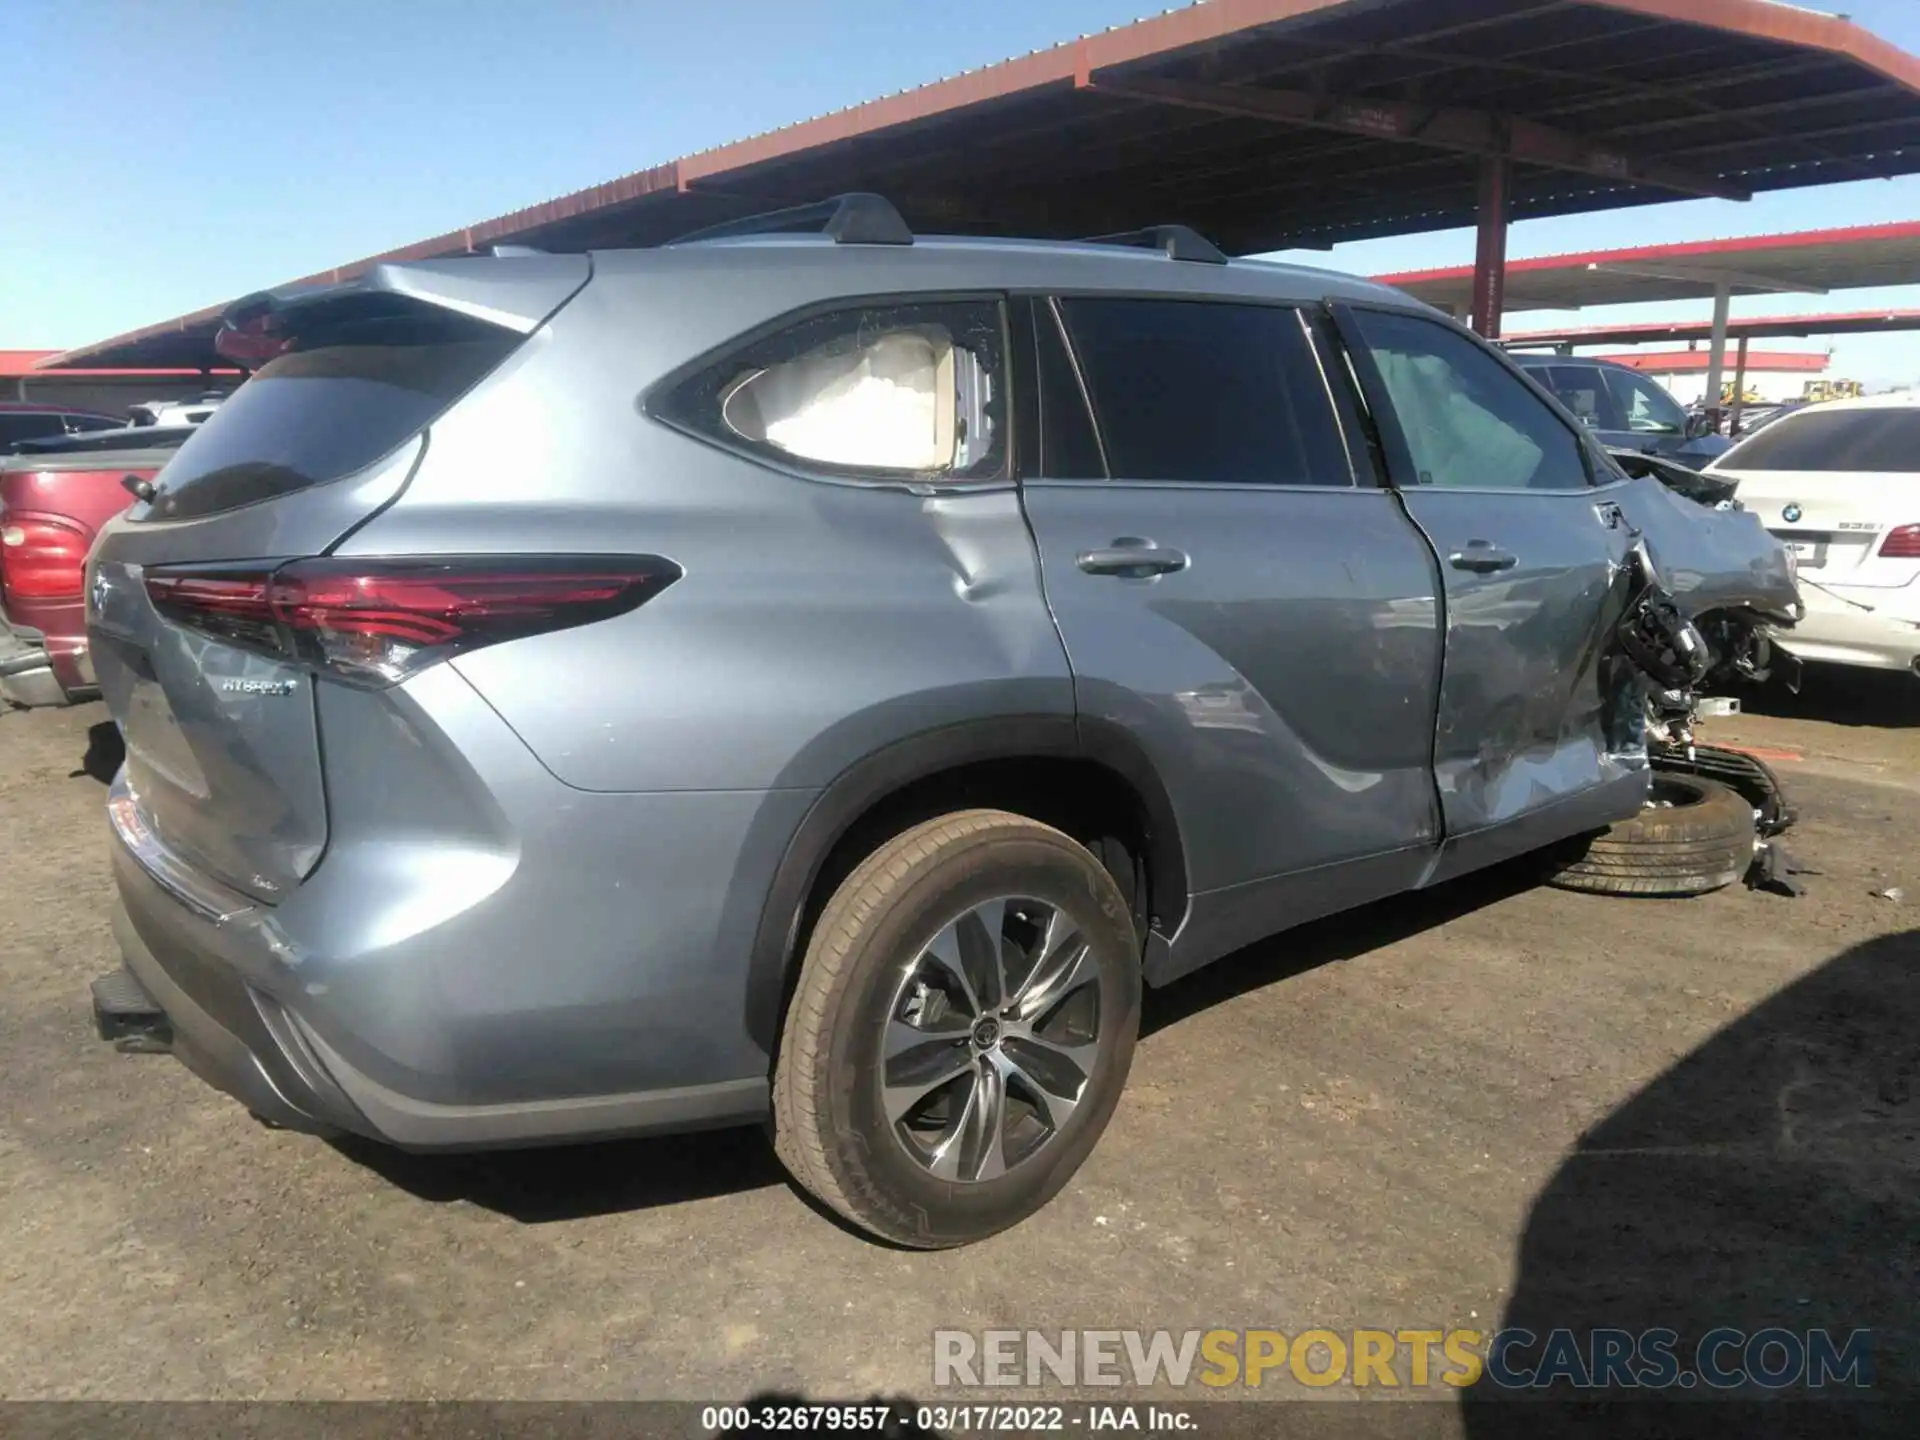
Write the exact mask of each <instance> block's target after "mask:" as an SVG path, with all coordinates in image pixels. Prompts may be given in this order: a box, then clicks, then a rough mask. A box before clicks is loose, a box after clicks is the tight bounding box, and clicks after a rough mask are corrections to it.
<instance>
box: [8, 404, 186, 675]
mask: <svg viewBox="0 0 1920 1440" xmlns="http://www.w3.org/2000/svg"><path fill="white" fill-rule="evenodd" d="M192 433H193V432H192V431H191V430H190V429H185V428H182V429H179V430H172V429H168V430H157V429H151V428H149V429H141V430H112V431H99V432H96V433H93V434H85V435H76V436H73V437H70V438H68V439H64V440H62V439H48V440H41V441H25V442H22V443H21V449H22V450H23V451H26V452H31V453H21V454H14V455H5V456H0V701H11V702H12V703H13V704H15V705H63V704H66V703H67V702H69V701H72V700H79V699H82V698H85V697H87V696H89V695H93V694H95V693H97V687H96V686H95V683H94V678H93V662H92V659H91V657H90V656H89V655H88V653H87V629H86V596H85V593H84V582H83V578H82V577H83V572H84V571H85V568H86V563H87V551H88V550H89V549H91V548H92V546H93V537H94V535H95V534H96V533H97V532H98V530H99V528H100V527H101V526H102V525H104V524H105V523H106V522H107V521H108V520H110V519H111V518H112V517H113V516H114V515H116V514H118V513H119V512H120V511H121V510H124V509H125V508H126V507H127V506H128V505H131V504H132V503H133V496H132V494H131V493H130V492H129V491H128V489H127V488H126V482H127V477H128V476H133V477H136V478H137V479H139V480H151V479H152V478H153V476H154V474H155V473H156V472H157V471H158V470H159V469H160V467H161V466H162V465H164V464H165V463H166V462H167V460H168V459H169V458H170V457H171V456H172V454H173V451H174V449H175V448H177V447H178V446H179V444H180V442H181V441H182V440H184V439H185V438H186V437H187V436H188V435H190V434H192Z"/></svg>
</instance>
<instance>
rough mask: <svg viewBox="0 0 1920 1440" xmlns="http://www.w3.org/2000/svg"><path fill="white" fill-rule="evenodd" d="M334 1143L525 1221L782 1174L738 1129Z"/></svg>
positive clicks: (432, 1196) (694, 1194) (763, 1147)
mask: <svg viewBox="0 0 1920 1440" xmlns="http://www.w3.org/2000/svg"><path fill="white" fill-rule="evenodd" d="M334 1148H335V1149H337V1150H339V1151H340V1152H341V1153H342V1154H344V1155H346V1156H347V1157H348V1158H349V1159H352V1160H354V1161H357V1162H358V1163H359V1164H362V1165H365V1166H366V1167H367V1168H368V1169H370V1170H372V1171H374V1172H375V1173H377V1174H378V1175H380V1176H381V1177H382V1178H383V1179H385V1180H388V1181H390V1182H392V1183H393V1184H395V1185H398V1186H399V1187H400V1188H401V1189H403V1190H405V1191H407V1192H408V1193H409V1194H411V1195H415V1196H418V1197H419V1198H420V1199H422V1200H431V1201H434V1202H436V1203H446V1202H448V1201H453V1200H465V1201H468V1202H470V1203H472V1204H475V1205H479V1206H482V1207H484V1208H485V1209H488V1210H495V1211H498V1212H499V1213H501V1214H503V1215H507V1216H510V1217H511V1218H513V1219H515V1220H519V1221H522V1222H524V1223H526V1224H530V1225H539V1224H545V1223H547V1222H549V1221H554V1220H579V1219H584V1218H586V1217H588V1216H593V1215H612V1214H621V1213H625V1212H627V1211H632V1210H647V1209H651V1208H652V1207H654V1206H656V1205H677V1204H679V1203H681V1202H682V1201H687V1200H705V1199H710V1198H712V1197H713V1196H716V1195H733V1194H738V1193H741V1192H743V1191H747V1190H759V1189H762V1188H764V1187H765V1186H768V1185H782V1184H785V1183H786V1172H785V1171H784V1170H783V1169H781V1167H780V1162H779V1161H778V1160H777V1159H775V1158H774V1154H773V1146H772V1145H771V1144H770V1143H769V1142H768V1140H767V1138H766V1136H765V1135H763V1134H762V1133H761V1132H760V1131H758V1130H754V1129H744V1128H743V1129H733V1130H710V1131H702V1132H700V1133H698V1134H693V1135H663V1136H659V1137H656V1138H653V1139H648V1140H610V1141H605V1142H602V1143H599V1144H593V1145H567V1146H554V1147H552V1148H549V1149H538V1150H499V1151H486V1152H481V1153H476V1154H471V1155H412V1154H408V1153H406V1152H405V1151H401V1150H393V1149H390V1148H388V1147H387V1146H384V1145H376V1144H373V1143H371V1142H369V1141H362V1140H357V1139H352V1138H348V1139H342V1140H336V1141H335V1142H334Z"/></svg>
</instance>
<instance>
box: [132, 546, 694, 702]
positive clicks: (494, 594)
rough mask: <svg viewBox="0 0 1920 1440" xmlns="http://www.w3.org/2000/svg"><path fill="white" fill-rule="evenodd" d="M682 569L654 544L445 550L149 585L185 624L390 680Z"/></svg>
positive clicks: (642, 589)
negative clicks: (529, 552)
mask: <svg viewBox="0 0 1920 1440" xmlns="http://www.w3.org/2000/svg"><path fill="white" fill-rule="evenodd" d="M679 578H680V567H679V566H677V565H675V564H674V563H673V562H672V561H671V560H663V559H661V558H660V557H659V556H656V555H641V556H625V555H568V556H537V557H520V556H446V557H435V558H431V559H409V560H342V559H333V560H296V561H294V562H292V563H291V564H288V565H283V566H281V567H280V568H279V569H278V570H274V571H270V572H268V571H260V570H241V569H225V568H198V567H194V568H189V567H179V568H165V569H154V570H149V571H148V572H147V575H146V585H147V595H148V596H149V598H151V600H152V601H153V606H154V608H155V609H156V610H158V611H159V612H160V613H161V614H162V615H164V616H166V617H167V618H168V619H169V620H172V621H173V622H175V623H176V624H179V625H184V626H187V627H188V628H190V629H194V630H198V631H200V632H202V633H203V634H207V635H212V636H215V637H217V638H219V639H221V640H225V641H227V642H228V643H230V644H233V645H238V646H240V647H242V648H243V649H248V650H254V651H258V652H260V653H262V654H266V655H271V656H273V657H275V658H276V659H280V660H286V661H289V662H292V663H295V664H301V665H310V666H313V667H315V668H317V669H322V670H326V671H327V672H329V673H331V674H334V675H337V676H339V677H341V678H342V679H346V680H352V681H356V682H358V683H360V684H370V685H385V684H392V683H393V682H395V681H398V680H403V679H405V678H406V677H407V676H409V675H411V674H413V673H415V672H416V671H418V670H421V669H423V668H424V667H426V666H428V665H431V664H433V663H435V662H436V661H439V660H444V659H446V658H447V657H448V656H449V655H455V654H459V653H461V652H463V651H467V650H473V649H477V648H479V647H480V646H482V645H491V644H494V643H495V642H496V641H500V640H517V639H520V638H521V637H523V636H527V635H538V634H542V633H544V632H546V631H549V630H564V629H567V628H569V627H571V626H575V625H587V624H591V623H592V622H594V621H596V620H606V619H610V618H611V617H613V616H615V615H622V614H625V613H626V612H627V611H629V610H632V609H635V608H636V607H638V606H639V605H642V604H644V603H645V602H646V601H647V600H649V599H651V598H652V597H653V596H655V595H657V594H659V593H660V592H661V591H662V590H664V589H666V587H667V586H669V585H671V584H672V583H673V582H674V581H675V580H677V579H679Z"/></svg>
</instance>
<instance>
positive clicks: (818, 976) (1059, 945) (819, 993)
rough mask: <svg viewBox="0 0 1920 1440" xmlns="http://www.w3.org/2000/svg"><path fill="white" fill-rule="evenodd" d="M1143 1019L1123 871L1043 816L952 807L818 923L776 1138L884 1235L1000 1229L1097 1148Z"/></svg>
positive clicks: (789, 1030)
mask: <svg viewBox="0 0 1920 1440" xmlns="http://www.w3.org/2000/svg"><path fill="white" fill-rule="evenodd" d="M1139 1019H1140V965H1139V942H1138V939H1137V937H1136V935H1135V933H1134V928H1133V921H1132V919H1131V917H1130V914H1129V911H1128V907H1127V903H1126V900H1125V899H1124V897H1123V896H1122V895H1121V894H1120V891H1119V888H1118V886H1116V885H1115V883H1114V881H1113V878H1112V876H1111V875H1110V874H1109V873H1108V872H1107V870H1106V868H1105V867H1104V866H1103V865H1101V863H1100V862H1099V861H1098V860H1096V859H1095V858H1094V857H1093V856H1092V855H1091V854H1089V853H1088V852H1087V851H1086V850H1085V849H1084V848H1082V847H1081V846H1080V845H1078V844H1076V843H1075V842H1074V841H1073V840H1071V839H1070V838H1068V837H1067V836H1066V835H1063V834H1061V833H1060V832H1059V831H1057V830H1054V829H1052V828H1050V827H1048V826H1045V825H1042V824H1039V823H1038V822H1036V821H1033V820H1028V819H1025V818H1024V817H1022V816H1018V815H1011V814H1006V813H1003V812H1000V811H992V810H973V811H965V812H961V813H958V814H953V815H947V816H943V817H941V818H940V819H938V820H932V821H929V822H927V823H926V824H923V825H919V826H916V827H915V828H913V829H911V830H908V831H907V832H905V833H904V834H902V835H899V836H897V837H896V838H894V839H893V840H891V841H889V842H888V843H887V844H885V845H883V846H881V847H880V849H878V850H877V851H875V852H874V853H873V855H871V856H870V857H868V859H867V860H866V861H865V862H864V863H863V864H861V865H860V867H859V868H858V869H856V870H855V871H854V872H853V874H852V875H850V876H848V877H847V880H846V881H845V883H844V884H842V885H841V886H840V888H839V889H838V890H837V891H836V892H835V894H834V896H833V898H832V899H831V900H830V901H829V902H828V904H827V907H826V909H825V910H824V911H823V912H822V914H821V916H820V920H819V923H818V924H817V925H816V926H815V927H814V933H813V939H812V943H811V944H810V945H809V946H808V948H807V955H806V959H805V961H804V962H803V964H802V966H801V971H800V978H799V982H798V986H797V988H796V990H795V992H794V996H793V1002H792V1004H791V1006H790V1007H789V1009H788V1012H787V1023H786V1030H785V1034H784V1036H783V1038H782V1043H781V1050H780V1061H779V1065H778V1067H777V1068H776V1071H775V1075H774V1137H775V1147H776V1148H777V1150H778V1151H779V1154H780V1157H781V1159H782V1160H783V1161H784V1162H785V1163H786V1165H787V1168H788V1169H789V1170H790V1171H791V1172H792V1173H793V1175H794V1178H795V1179H796V1180H798V1181H799V1182H800V1184H802V1185H803V1186H805V1187H806V1188H807V1190H809V1191H810V1192H811V1193H812V1194H813V1195H814V1196H816V1197H817V1198H818V1199H819V1200H821V1201H822V1202H823V1203H825V1204H826V1205H828V1206H830V1207H832V1208H833V1209H834V1210H836V1211H837V1212H839V1213H840V1214H841V1215H843V1216H845V1217H846V1218H847V1219H848V1220H850V1221H852V1222H853V1223H854V1224H856V1225H859V1226H860V1227H862V1228H863V1229H866V1230H869V1231H871V1232H872V1233H874V1234H876V1235H878V1236H880V1237H882V1238H883V1239H886V1240H890V1241H893V1242H895V1243H897V1244H901V1245H911V1246H916V1247H920V1248H926V1249H934V1248H939V1247H943V1246H950V1245H962V1244H966V1243H967V1242H969V1241H972V1240H978V1239H981V1238H983V1237H985V1236H987V1235H991V1234H993V1233H994V1232H995V1231H998V1230H1003V1229H1005V1228H1006V1227H1008V1226H1009V1225H1014V1224H1017V1223H1018V1222H1019V1221H1021V1220H1023V1219H1025V1218H1026V1217H1027V1216H1029V1215H1031V1214H1033V1213H1034V1212H1035V1211H1036V1210H1038V1209H1039V1208H1040V1207H1041V1206H1043V1205H1044V1204H1046V1202H1047V1201H1048V1200H1050V1199H1052V1198H1053V1196H1054V1195H1055V1194H1056V1193H1058V1191H1059V1190H1060V1189H1061V1187H1062V1186H1064V1185H1065V1184H1066V1183H1067V1181H1068V1180H1069V1179H1070V1178H1072V1176H1073V1173H1074V1171H1076V1170H1077V1169H1079V1167H1080V1163H1081V1162H1082V1161H1083V1160H1085V1159H1086V1157H1087V1155H1088V1154H1089V1153H1090V1152H1091V1151H1092V1149H1093V1146H1094V1143H1095V1142H1096V1141H1097V1140H1098V1139H1099V1138H1100V1133H1101V1131H1102V1130H1104V1129H1105V1128H1106V1124H1107V1120H1108V1119H1109V1117H1110V1116H1111V1115H1112V1113H1113V1109H1114V1106H1115V1105H1116V1104H1117V1103H1118V1101H1119V1098H1120V1091H1121V1089H1122V1087H1123V1086H1124V1085H1125V1083H1126V1076H1127V1068H1128V1066H1129V1064H1130V1063H1131V1061H1132V1057H1133V1044H1134V1039H1135V1036H1136V1035H1137V1033H1138V1030H1139Z"/></svg>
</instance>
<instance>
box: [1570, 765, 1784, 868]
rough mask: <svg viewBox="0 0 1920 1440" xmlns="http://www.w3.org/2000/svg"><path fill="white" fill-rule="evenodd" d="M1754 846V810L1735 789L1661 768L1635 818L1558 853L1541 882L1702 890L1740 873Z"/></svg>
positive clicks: (1751, 860) (1745, 866)
mask: <svg viewBox="0 0 1920 1440" xmlns="http://www.w3.org/2000/svg"><path fill="white" fill-rule="evenodd" d="M1753 845H1754V825H1753V807H1752V806H1751V805H1749V804H1748V803H1747V801H1746V800H1745V799H1744V798H1743V797H1742V796H1741V795H1740V794H1739V793H1738V792H1737V791H1735V790H1733V789H1730V788H1729V787H1727V786H1725V785H1722V784H1720V783H1718V782H1717V781H1713V780H1702V779H1700V778H1699V777H1697V776H1694V775H1675V774H1665V773H1659V774H1656V775H1655V776H1654V777H1653V788H1652V791H1651V794H1650V795H1649V797H1648V803H1647V805H1646V807H1645V808H1644V809H1642V810H1641V812H1640V813H1639V814H1638V815H1635V816H1634V817H1633V818H1632V819H1631V820H1622V821H1621V822H1620V823H1619V824H1618V825H1614V826H1612V827H1610V828H1609V829H1606V830H1603V831H1601V832H1600V833H1599V834H1598V835H1594V836H1590V837H1587V838H1585V839H1582V840H1579V841H1577V842H1575V843H1573V844H1572V845H1570V846H1569V847H1568V848H1567V850H1566V851H1565V852H1559V853H1556V854H1555V855H1554V857H1553V862H1552V863H1553V865H1554V869H1553V871H1552V873H1550V874H1549V875H1548V876H1547V883H1548V884H1549V885H1557V886H1558V887H1559V888H1561V889H1562V890H1586V891H1590V892H1593V893H1596V894H1601V895H1704V894H1706V893H1707V892H1708V891H1710V890H1719V889H1721V888H1723V887H1724V886H1727V885H1731V884H1732V883H1733V882H1734V881H1736V880H1738V879H1739V878H1740V877H1741V876H1742V875H1744V874H1745V873H1746V871H1747V867H1748V866H1749V865H1751V864H1752V863H1753Z"/></svg>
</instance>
